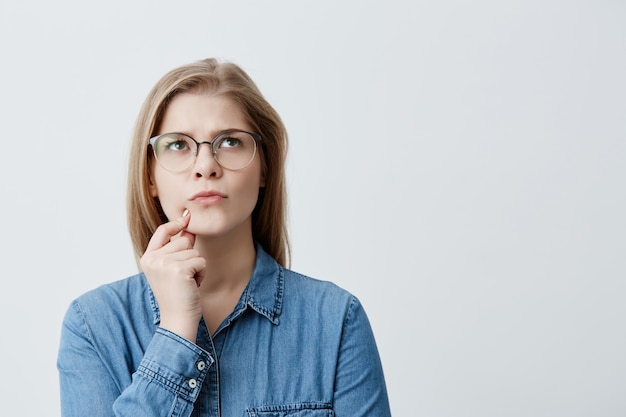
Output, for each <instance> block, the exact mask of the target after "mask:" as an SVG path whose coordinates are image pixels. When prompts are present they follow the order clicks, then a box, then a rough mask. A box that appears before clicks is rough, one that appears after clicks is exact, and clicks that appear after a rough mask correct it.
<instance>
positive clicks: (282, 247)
mask: <svg viewBox="0 0 626 417" xmlns="http://www.w3.org/2000/svg"><path fill="white" fill-rule="evenodd" d="M192 92H206V93H210V94H215V95H220V96H224V97H228V98H230V99H231V100H233V101H234V102H236V103H237V104H238V105H239V106H240V107H241V110H242V111H243V114H244V116H245V117H246V121H247V122H248V123H249V124H250V127H251V128H253V129H254V131H255V132H256V133H258V134H260V135H261V137H262V140H261V141H260V142H259V155H260V157H261V166H262V171H263V175H264V178H265V187H263V188H261V189H260V192H259V199H258V201H257V204H256V206H255V208H254V210H253V212H252V237H253V238H254V240H255V241H256V242H258V243H260V244H261V246H262V247H263V249H264V250H265V251H266V252H267V253H268V254H270V256H272V257H273V258H274V259H275V260H276V261H277V262H278V263H279V264H281V265H282V266H284V267H288V266H289V262H290V251H291V249H290V245H289V236H288V231H287V194H286V193H287V192H286V182H285V159H286V155H287V146H288V139H287V131H286V129H285V126H284V124H283V122H282V120H281V118H280V116H279V115H278V113H277V112H276V111H275V110H274V108H273V107H272V106H271V105H270V104H269V103H268V102H267V100H265V98H264V97H263V95H262V94H261V92H260V90H259V89H258V87H257V86H256V84H255V83H254V81H252V79H251V78H250V77H249V76H248V74H246V72H245V71H243V70H242V69H241V68H240V67H239V66H237V65H235V64H233V63H230V62H219V61H217V60H216V59H213V58H209V59H204V60H202V61H198V62H195V63H192V64H189V65H183V66H181V67H178V68H176V69H174V70H172V71H170V72H168V73H167V74H165V75H164V76H163V77H162V78H161V79H160V80H159V81H158V82H157V83H156V85H155V86H154V87H153V88H152V90H151V91H150V93H149V94H148V96H147V97H146V100H145V101H144V103H143V106H142V107H141V110H140V112H139V115H138V117H137V121H136V124H135V129H134V132H133V136H132V141H131V150H130V160H129V167H128V189H127V221H128V228H129V231H130V237H131V240H132V244H133V250H134V253H135V259H136V261H137V264H138V265H139V259H140V258H141V256H142V255H143V253H144V252H145V250H146V248H147V246H148V242H149V241H150V238H151V237H152V235H153V234H154V232H155V230H156V228H157V227H158V226H159V225H160V224H162V223H164V222H166V221H167V218H166V216H165V214H164V212H163V210H162V208H161V205H160V203H159V200H158V198H155V197H152V195H151V194H150V172H151V169H152V164H153V163H154V156H153V153H152V152H151V149H150V147H149V139H150V138H151V137H152V136H154V135H155V134H157V132H158V129H159V128H160V125H161V122H162V120H163V116H164V114H165V111H166V110H167V106H168V104H169V103H170V102H171V100H172V99H173V98H174V97H175V96H177V95H178V94H182V93H192Z"/></svg>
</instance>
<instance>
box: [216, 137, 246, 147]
mask: <svg viewBox="0 0 626 417" xmlns="http://www.w3.org/2000/svg"><path fill="white" fill-rule="evenodd" d="M241 144H242V140H241V139H239V138H236V137H233V136H226V137H224V138H222V139H221V140H220V142H219V147H220V148H237V147H239V146H241Z"/></svg>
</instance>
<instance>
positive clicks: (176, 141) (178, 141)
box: [157, 134, 192, 154]
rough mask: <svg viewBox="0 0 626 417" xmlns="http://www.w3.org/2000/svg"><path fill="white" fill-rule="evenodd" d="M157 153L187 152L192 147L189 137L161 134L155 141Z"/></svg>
mask: <svg viewBox="0 0 626 417" xmlns="http://www.w3.org/2000/svg"><path fill="white" fill-rule="evenodd" d="M157 149H158V152H159V153H161V154H162V153H178V152H189V151H191V149H192V145H191V139H189V138H187V137H185V136H183V135H179V134H167V135H164V136H161V138H160V139H159V141H158V142H157Z"/></svg>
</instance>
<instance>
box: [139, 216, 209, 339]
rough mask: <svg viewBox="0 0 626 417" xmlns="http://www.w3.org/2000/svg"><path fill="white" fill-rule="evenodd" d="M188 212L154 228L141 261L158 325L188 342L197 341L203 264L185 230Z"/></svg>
mask: <svg viewBox="0 0 626 417" xmlns="http://www.w3.org/2000/svg"><path fill="white" fill-rule="evenodd" d="M190 217H191V216H190V215H189V211H188V210H185V212H184V213H183V215H182V216H181V217H179V218H178V219H176V220H173V221H170V222H168V223H165V224H162V225H161V226H159V227H158V228H157V230H156V231H155V232H154V235H152V238H151V239H150V242H149V243H148V247H147V248H146V252H145V253H144V254H143V256H142V257H141V260H140V264H141V268H142V269H143V271H144V274H145V275H146V277H147V278H148V283H149V284H150V287H151V288H152V292H153V293H154V296H155V297H156V300H157V302H158V304H159V310H160V311H161V324H160V326H161V327H163V328H164V329H167V330H170V331H172V332H174V333H176V334H178V335H180V336H182V337H184V338H185V339H188V340H190V341H191V342H193V343H195V342H196V334H197V332H198V323H199V322H200V318H201V317H202V302H201V300H200V291H199V290H198V287H199V286H200V283H201V282H202V279H203V278H204V273H205V269H206V261H205V260H204V258H202V257H201V256H200V254H199V252H198V251H197V250H195V249H193V245H194V243H195V238H196V237H195V235H193V234H191V233H189V232H187V231H185V230H184V229H185V228H186V227H187V225H188V224H189V219H190Z"/></svg>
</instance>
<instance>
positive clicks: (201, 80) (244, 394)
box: [57, 59, 390, 417]
mask: <svg viewBox="0 0 626 417" xmlns="http://www.w3.org/2000/svg"><path fill="white" fill-rule="evenodd" d="M286 149H287V134H286V131H285V128H284V126H283V124H282V122H281V119H280V117H279V116H278V114H277V113H276V112H275V110H274V109H273V108H272V107H271V106H270V105H269V103H267V101H266V100H265V99H264V98H263V96H262V95H261V93H260V91H259V90H258V88H257V87H256V85H255V84H254V82H253V81H252V80H251V79H250V77H249V76H248V75H247V74H246V73H245V72H244V71H243V70H242V69H240V68H239V67H238V66H236V65H234V64H232V63H220V62H218V61H216V60H214V59H206V60H203V61H200V62H196V63H193V64H191V65H186V66H182V67H180V68H177V69H175V70H173V71H171V72H169V73H168V74H166V75H165V76H164V77H163V78H162V79H161V80H160V81H159V82H158V83H157V84H156V86H155V87H154V88H153V89H152V91H151V92H150V94H149V95H148V97H147V99H146V101H145V103H144V105H143V107H142V109H141V111H140V114H139V117H138V120H137V125H136V128H135V132H134V135H133V143H132V150H131V155H130V171H129V184H128V185H129V188H128V223H129V228H130V234H131V238H132V242H133V245H134V250H135V255H136V257H137V259H138V264H139V266H140V269H141V271H142V272H141V273H139V274H137V275H135V276H132V277H129V278H127V279H124V280H121V281H117V282H113V283H110V284H107V285H104V286H102V287H100V288H97V289H95V290H93V291H90V292H88V293H86V294H84V295H82V296H80V297H79V298H78V299H76V300H75V301H74V302H72V303H71V305H70V307H69V309H68V311H67V314H66V317H65V319H64V322H63V328H62V333H61V344H60V350H59V355H58V364H57V365H58V369H59V374H60V387H61V408H62V414H63V416H65V417H70V416H92V417H100V416H132V417H138V416H238V417H239V416H241V417H244V416H267V417H269V416H290V417H297V416H302V417H304V416H307V417H313V416H389V415H390V410H389V404H388V399H387V392H386V388H385V381H384V377H383V371H382V367H381V363H380V359H379V355H378V352H377V348H376V344H375V340H374V336H373V334H372V331H371V328H370V324H369V322H368V319H367V316H366V314H365V312H364V310H363V308H362V306H361V304H360V303H359V301H358V300H357V299H356V298H355V297H354V296H353V295H351V294H349V293H348V292H346V291H345V290H342V289H340V288H338V287H337V286H335V285H333V284H331V283H329V282H323V281H318V280H315V279H312V278H309V277H306V276H303V275H300V274H298V273H295V272H293V271H291V270H289V269H287V266H288V257H289V244H288V237H287V230H286V225H285V213H286V208H285V206H286V195H285V179H284V162H285V154H286Z"/></svg>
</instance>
